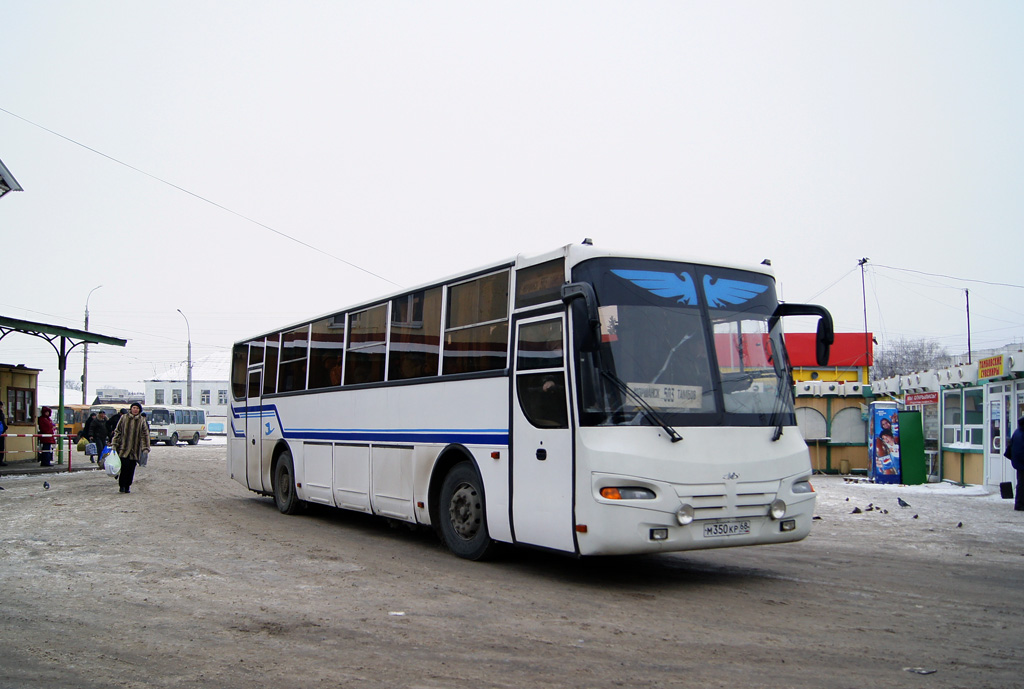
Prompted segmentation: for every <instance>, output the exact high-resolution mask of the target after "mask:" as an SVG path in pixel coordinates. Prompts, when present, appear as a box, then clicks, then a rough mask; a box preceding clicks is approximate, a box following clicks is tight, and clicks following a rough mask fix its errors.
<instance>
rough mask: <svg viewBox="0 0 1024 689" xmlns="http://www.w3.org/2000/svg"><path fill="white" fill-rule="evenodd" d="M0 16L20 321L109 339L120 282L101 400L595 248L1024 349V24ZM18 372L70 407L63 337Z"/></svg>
mask: <svg viewBox="0 0 1024 689" xmlns="http://www.w3.org/2000/svg"><path fill="white" fill-rule="evenodd" d="M0 18H2V21H0V64H2V65H3V68H2V70H0V159H2V160H3V162H4V163H5V164H6V165H7V167H8V168H10V170H11V172H12V173H13V174H14V175H15V177H16V178H17V180H18V181H19V182H20V183H21V186H23V187H24V189H25V190H24V191H23V192H19V193H11V194H8V195H7V196H5V197H3V198H2V199H0V251H2V256H3V268H2V272H0V285H2V292H0V315H5V316H9V317H14V318H22V319H26V320H33V321H42V322H46V323H53V324H60V325H66V326H69V327H76V328H81V327H82V326H83V319H84V312H85V305H86V299H87V297H88V295H89V293H90V291H91V290H93V288H94V287H96V286H97V285H102V287H101V288H100V289H97V290H95V291H94V292H92V295H91V297H89V318H90V330H93V331H96V332H98V333H101V334H104V335H112V336H116V337H123V338H127V339H128V340H129V343H128V346H127V347H126V348H124V349H123V350H122V349H117V348H112V347H102V346H93V347H92V348H90V352H89V382H90V396H91V394H92V389H94V388H95V387H96V386H99V385H117V386H125V387H129V388H132V389H137V390H142V389H143V385H142V383H141V381H143V380H145V379H146V378H150V377H153V376H155V375H157V374H159V373H161V372H162V371H164V370H165V369H167V368H168V367H170V366H172V365H174V364H177V363H179V362H181V361H183V360H184V359H185V358H186V341H187V330H188V329H189V328H190V330H191V339H192V345H193V358H199V357H201V356H205V355H207V354H211V353H214V352H226V351H227V350H228V349H229V348H230V346H231V343H232V342H233V341H235V340H238V339H242V338H245V337H247V336H250V335H253V334H256V333H258V332H261V331H265V330H269V329H271V328H275V327H278V326H281V325H285V324H287V323H291V322H294V321H298V320H300V319H303V318H307V317H312V316H314V315H318V314H321V313H325V312H327V311H330V310H333V309H337V308H340V307H343V306H347V305H349V304H352V303H354V302H358V301H361V300H364V299H370V298H373V297H376V296H379V295H382V294H384V293H387V292H390V291H392V290H394V289H397V287H396V285H397V286H411V285H414V284H418V283H422V282H425V281H428V280H431V279H434V278H437V277H441V276H445V275H449V274H451V273H455V272H459V271H462V270H464V269H468V268H471V267H474V266H476V265H481V264H484V263H489V262H491V261H495V260H499V259H503V258H506V257H510V256H513V255H515V254H517V253H521V252H526V253H533V252H540V251H544V250H547V249H551V248H554V247H556V246H559V245H563V244H566V243H570V242H578V241H580V240H582V239H583V238H584V237H592V238H593V239H594V242H595V243H596V244H598V245H602V246H608V247H615V248H628V249H633V250H639V251H656V252H658V253H670V254H678V255H680V256H687V255H690V254H696V255H699V256H704V257H709V258H720V259H723V260H728V261H739V262H744V263H754V264H756V263H759V262H760V261H761V260H762V259H764V258H770V259H771V260H772V263H773V267H774V269H775V271H776V275H777V278H778V281H779V284H780V291H781V295H782V297H783V298H784V299H786V300H788V301H814V302H817V303H821V304H823V305H825V306H826V307H828V308H829V309H830V310H831V311H832V312H833V315H834V316H835V319H836V324H837V329H838V330H840V331H846V332H860V331H862V330H863V323H864V313H863V307H862V292H861V279H860V278H861V271H860V269H859V268H858V266H857V261H858V259H860V258H862V257H867V258H869V259H870V261H869V262H868V264H867V270H866V283H867V290H866V292H867V310H868V313H867V317H868V327H869V329H870V330H872V331H873V332H875V333H876V337H878V339H879V340H880V341H882V342H883V343H884V342H885V341H886V340H889V339H893V338H899V337H907V338H913V339H917V338H933V339H935V340H937V341H938V342H939V343H940V344H942V345H943V346H945V347H947V348H948V349H949V350H950V352H951V353H958V352H962V351H965V350H966V346H967V317H966V313H965V306H966V302H965V295H964V289H965V288H967V289H969V290H970V312H971V329H972V332H971V336H972V345H973V346H974V348H975V349H980V348H985V347H996V346H1001V345H1003V344H1007V343H1010V342H1024V298H1022V297H1024V288H1021V287H1020V286H1021V285H1024V250H1022V241H1021V238H1022V237H1024V232H1022V227H1024V222H1022V221H1024V193H1022V192H1024V126H1022V122H1024V3H1021V2H1019V1H1008V2H984V1H983V2H939V1H936V0H926V1H922V2H913V1H907V2H856V3H850V2H822V1H818V0H815V1H813V2H810V1H808V2H684V1H674V2H643V1H637V0H631V1H630V2H600V1H596V0H586V1H581V2H552V1H550V0H544V1H542V2H528V1H527V2H523V1H518V2H447V1H443V2H386V1H374V2H341V1H338V2H309V1H306V0H297V1H292V2H287V3H285V2H253V1H251V0H246V1H245V2H223V1H218V2H212V3H211V2H207V1H206V0H203V1H202V2H193V1H188V0H186V1H182V0H175V1H174V2H163V1H160V2H145V1H139V0H125V1H123V2H110V1H105V0H95V1H92V2H56V1H47V0H32V1H31V2H30V1H28V0H24V1H18V0H0ZM47 130H49V131H47ZM85 147H88V148H85ZM89 149H92V150H89ZM129 166H130V167H129ZM172 185H173V186H172ZM183 190H184V191H183ZM267 228H271V229H267ZM290 238H294V240H298V242H297V241H293V239H290ZM299 242H302V243H304V244H305V245H304V244H301V243H299ZM306 245H309V246H306ZM310 246H311V247H314V248H310ZM894 269H901V270H894ZM907 270H911V271H921V272H925V273H933V274H936V275H942V276H948V277H933V276H928V275H922V274H920V273H912V272H905V271H907ZM964 280H974V281H979V282H965V281H964ZM986 282H987V283H1004V284H1006V285H1016V286H998V285H991V284H984V283H986ZM178 309H181V311H182V312H184V314H185V315H186V316H187V318H188V328H187V327H186V321H185V319H184V318H183V317H182V316H181V314H179V313H178V311H177V310H178ZM796 325H797V326H799V325H800V324H799V323H798V324H796ZM790 329H791V330H793V329H799V328H792V327H791V328H790ZM0 362H4V363H10V364H16V363H25V364H27V365H29V366H34V367H37V368H42V369H45V372H44V374H43V375H42V377H41V382H44V383H46V382H53V383H55V382H56V380H57V366H56V357H55V356H54V355H53V352H52V350H51V349H50V347H49V345H47V344H46V343H45V342H44V341H42V340H39V339H37V338H32V337H28V336H25V335H19V334H12V335H9V336H7V337H6V338H4V339H3V340H0ZM81 368H82V362H81V354H80V353H79V350H76V353H75V354H74V355H73V356H72V357H71V360H70V362H69V377H70V378H75V379H77V378H78V377H79V376H80V375H81ZM69 401H77V399H76V398H75V396H74V395H72V399H70V400H69Z"/></svg>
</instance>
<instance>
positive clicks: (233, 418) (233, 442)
mask: <svg viewBox="0 0 1024 689" xmlns="http://www.w3.org/2000/svg"><path fill="white" fill-rule="evenodd" d="M229 414H230V417H229V420H228V421H229V422H228V462H227V464H228V476H229V477H231V478H233V479H234V480H236V481H238V482H239V483H241V484H242V485H243V486H245V487H246V488H248V487H249V484H248V483H247V482H246V480H245V418H244V417H242V416H240V415H239V413H238V411H237V409H235V407H234V406H232V407H231V408H230V410H229Z"/></svg>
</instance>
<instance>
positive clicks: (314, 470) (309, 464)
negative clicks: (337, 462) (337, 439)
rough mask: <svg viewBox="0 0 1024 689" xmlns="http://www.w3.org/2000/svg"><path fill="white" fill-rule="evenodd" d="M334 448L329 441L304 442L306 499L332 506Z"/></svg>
mask: <svg viewBox="0 0 1024 689" xmlns="http://www.w3.org/2000/svg"><path fill="white" fill-rule="evenodd" d="M333 450H334V448H333V446H332V445H331V444H330V443H305V447H304V452H303V463H304V467H305V472H304V474H305V477H306V480H305V481H304V482H303V487H304V488H305V489H306V500H308V501H309V502H316V503H319V504H321V505H331V506H332V507H333V506H334V491H333V490H332V483H333V474H334V456H333V455H334V452H333Z"/></svg>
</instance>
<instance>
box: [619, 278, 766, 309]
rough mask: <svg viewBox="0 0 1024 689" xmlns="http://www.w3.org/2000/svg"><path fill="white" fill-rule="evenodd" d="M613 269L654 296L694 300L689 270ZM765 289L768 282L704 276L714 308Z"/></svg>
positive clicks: (745, 299) (743, 300)
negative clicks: (669, 271) (761, 282)
mask: <svg viewBox="0 0 1024 689" xmlns="http://www.w3.org/2000/svg"><path fill="white" fill-rule="evenodd" d="M612 273H614V274H615V275H617V276H619V277H620V278H623V279H626V280H629V281H630V282H632V283H633V284H634V285H636V286H637V287H642V288H643V289H645V290H647V291H648V292H650V293H651V294H654V295H656V296H659V297H664V298H666V299H675V298H676V297H679V299H678V300H677V301H678V303H680V304H687V305H696V303H697V285H696V283H695V282H694V280H693V278H692V277H691V276H690V274H689V273H679V274H676V273H668V272H663V271H657V270H613V271H612ZM766 289H768V287H767V285H760V284H758V283H756V282H744V281H742V280H728V279H725V278H718V279H715V278H713V277H711V276H710V275H705V276H704V295H705V296H706V297H707V300H708V306H710V307H711V308H714V309H721V308H725V307H727V306H736V305H738V304H745V303H746V302H748V301H750V300H751V299H753V298H754V297H756V296H758V295H759V294H762V293H763V292H764V291H765V290H766Z"/></svg>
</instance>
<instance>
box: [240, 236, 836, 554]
mask: <svg viewBox="0 0 1024 689" xmlns="http://www.w3.org/2000/svg"><path fill="white" fill-rule="evenodd" d="M788 315H813V316H818V357H819V360H821V361H823V362H827V358H828V345H829V344H831V341H832V320H831V316H830V315H829V314H828V312H827V311H826V310H825V309H823V308H821V307H819V306H812V305H794V304H780V303H779V301H778V300H777V298H776V296H775V281H774V279H773V277H772V274H771V272H770V269H769V268H767V267H765V266H755V267H746V268H743V267H738V266H732V265H711V264H708V263H699V262H694V261H686V260H673V259H666V258H659V257H654V256H639V255H632V254H629V255H627V254H623V253H613V252H610V251H605V250H601V249H599V248H596V247H593V246H591V245H590V244H589V242H584V244H581V245H570V246H566V247H563V248H561V249H558V250H556V251H553V252H549V253H547V254H543V255H538V256H522V255H520V256H517V257H515V258H513V259H509V260H507V261H503V262H500V263H496V264H493V265H489V266H485V267H482V268H480V269H478V270H474V271H471V272H466V273H464V274H460V275H457V276H454V277H450V278H447V279H444V280H439V281H437V282H434V283H430V284H427V285H424V286H421V287H417V288H414V289H409V290H404V291H402V292H400V293H396V294H392V295H389V296H387V297H384V298H381V299H379V300H376V301H372V302H368V303H364V304H359V305H356V306H352V307H350V308H347V309H343V310H340V311H338V312H335V313H330V314H327V315H324V316H321V317H318V318H314V319H311V320H305V321H301V322H299V323H295V324H294V325H289V326H288V327H285V328H282V329H280V330H275V331H274V332H270V333H265V334H263V335H260V336H258V337H253V338H250V339H247V340H245V341H243V342H238V343H236V344H235V345H234V348H233V354H232V368H231V390H232V395H231V397H232V399H231V403H230V414H229V418H230V423H231V429H230V432H229V438H228V453H227V455H228V466H227V470H228V473H229V474H230V476H231V478H233V479H234V480H236V481H238V482H240V483H241V484H242V485H244V486H246V487H248V488H249V489H250V490H252V491H255V492H257V493H260V494H263V495H272V496H273V497H274V499H275V501H276V503H277V507H278V509H279V510H280V511H281V512H284V513H286V514H291V513H294V512H296V511H298V510H299V509H300V508H301V507H302V506H303V505H304V504H306V503H319V504H323V505H331V506H335V507H339V508H343V509H349V510H356V511H360V512H366V513H372V514H377V515H382V516H384V517H387V518H390V519H395V520H401V521H404V522H409V523H412V524H422V525H429V526H431V527H433V528H434V529H435V530H436V531H437V533H438V534H439V536H440V537H441V539H442V540H443V541H444V543H445V544H446V545H447V546H448V547H449V548H450V549H451V550H452V552H454V553H455V554H456V555H458V556H461V557H465V558H470V559H480V558H483V557H484V556H486V555H488V554H489V553H490V552H491V549H492V546H493V545H494V544H495V543H496V542H503V543H514V544H522V545H529V546H536V547H540V548H547V549H551V550H555V551H563V552H566V553H572V554H576V555H581V556H583V555H599V554H623V553H648V552H667V551H678V550H688V549H698V548H718V547H727V546H739V545H751V544H762V543H780V542H785V541H796V540H799V539H802V538H804V537H805V536H807V534H808V533H809V531H810V528H811V519H812V515H813V508H814V497H815V496H814V491H813V488H812V487H811V484H810V481H809V479H810V476H811V464H810V458H809V455H808V451H807V446H806V444H805V442H804V440H803V438H802V437H801V434H800V432H799V430H798V428H797V425H796V416H795V412H794V405H793V388H792V380H791V375H790V370H789V367H788V361H787V357H786V353H785V350H784V344H783V337H782V330H781V327H780V320H781V317H782V316H788ZM822 365H824V363H823V364H822Z"/></svg>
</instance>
